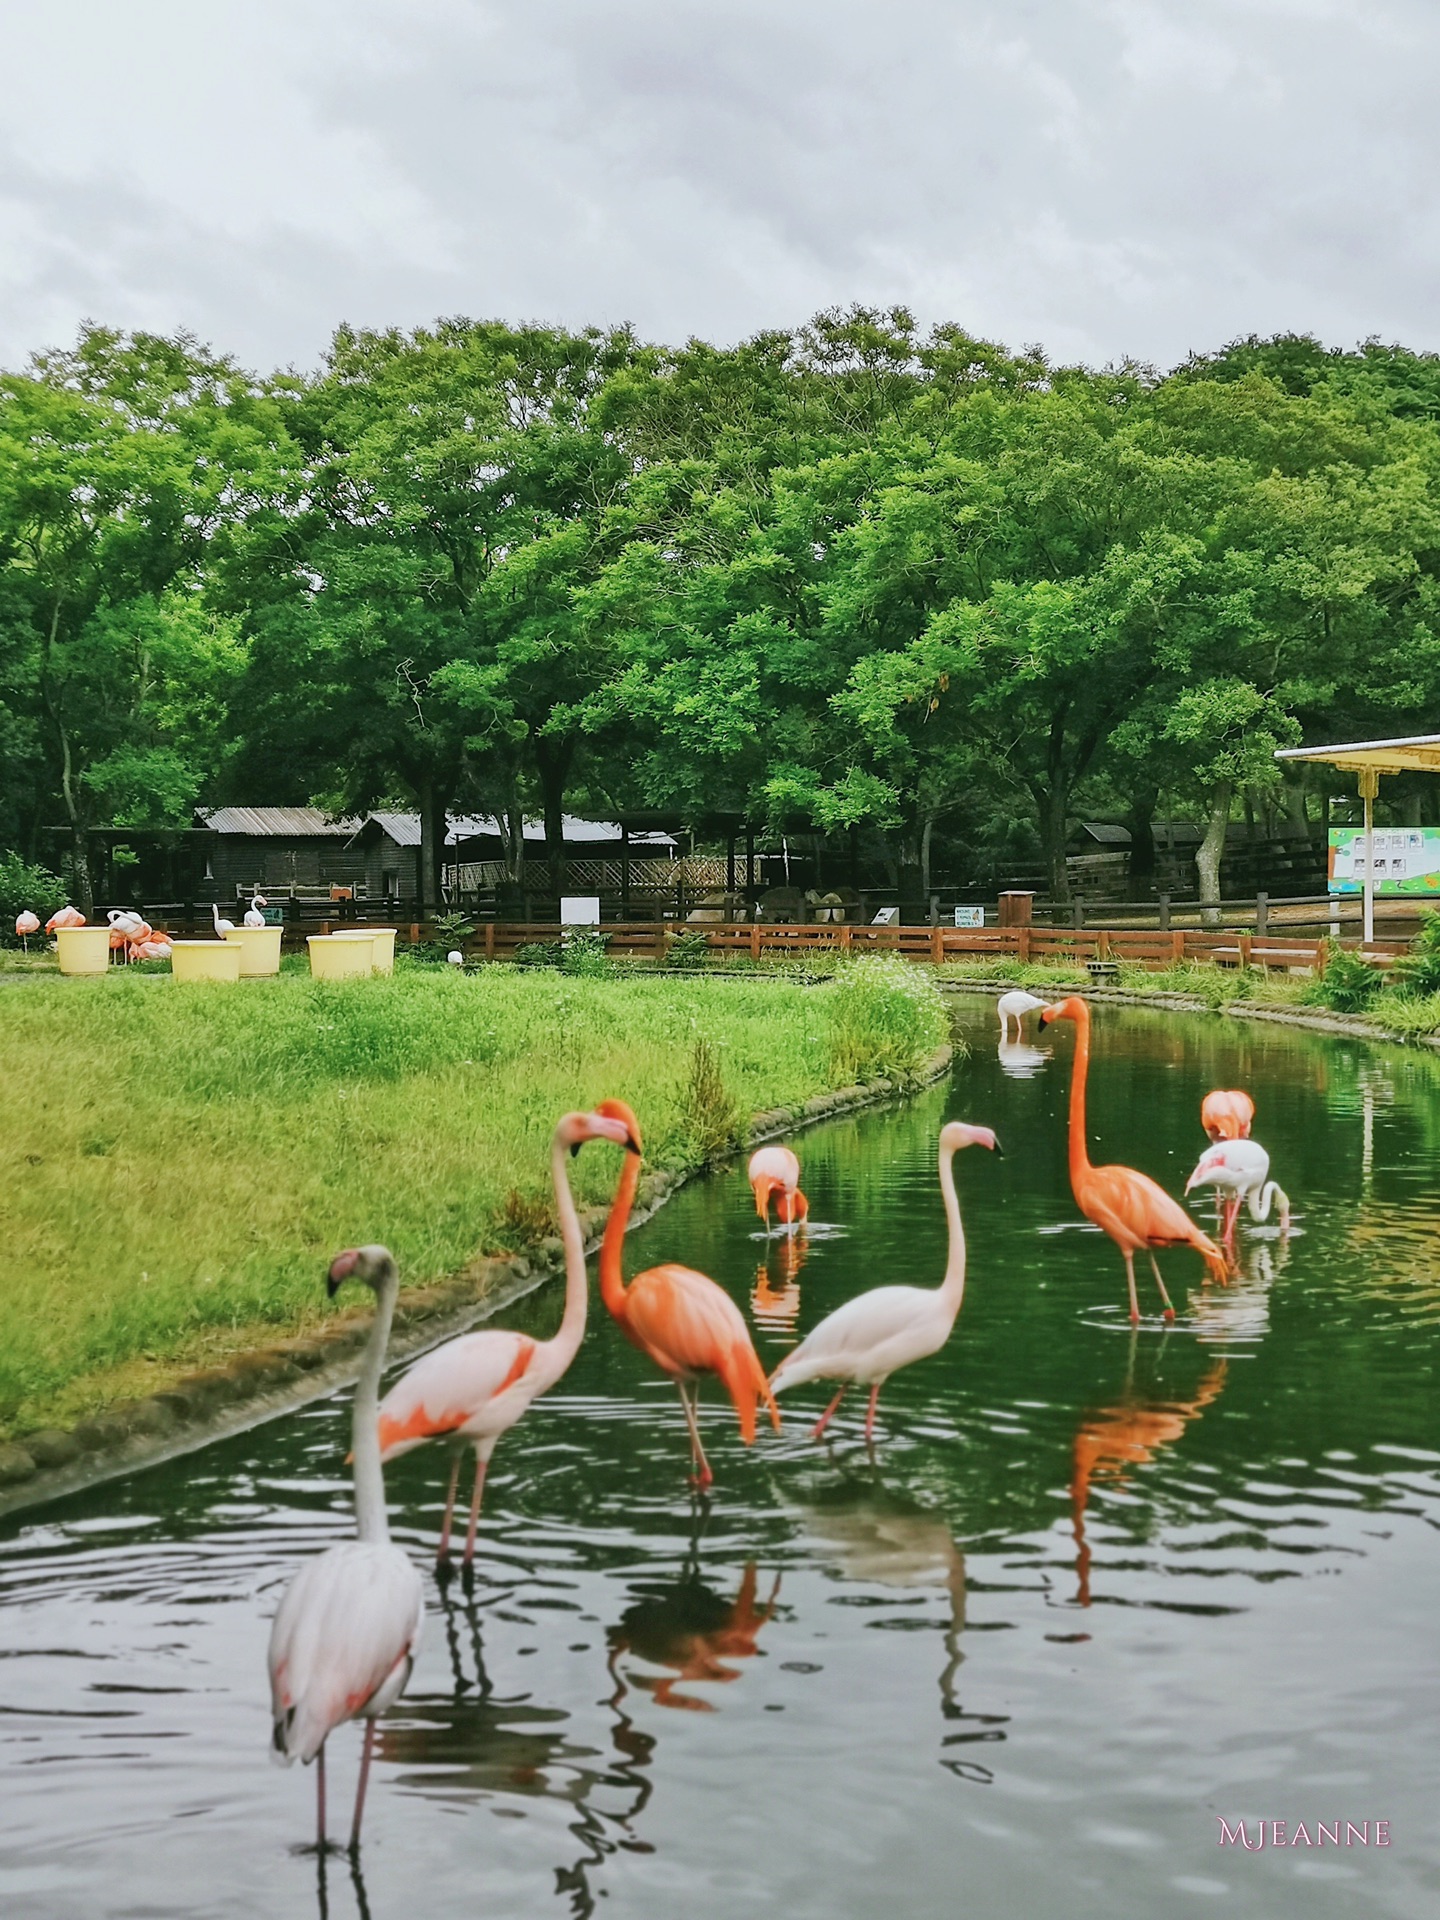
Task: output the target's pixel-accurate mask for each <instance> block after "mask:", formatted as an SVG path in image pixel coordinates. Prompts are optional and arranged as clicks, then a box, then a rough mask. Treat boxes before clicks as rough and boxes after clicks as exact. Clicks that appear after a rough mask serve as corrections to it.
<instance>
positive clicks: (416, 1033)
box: [0, 960, 946, 1430]
mask: <svg viewBox="0 0 1440 1920" xmlns="http://www.w3.org/2000/svg"><path fill="white" fill-rule="evenodd" d="M897 967H898V969H899V971H898V972H897V971H896V968H897ZM945 1032H946V1018H945V1013H944V1009H943V1006H942V1005H941V1002H940V998H939V995H938V994H936V992H935V991H934V989H933V987H932V986H930V984H929V983H928V981H925V980H924V979H923V978H921V977H920V970H919V969H915V968H911V967H909V966H907V965H906V964H905V963H904V962H899V963H886V962H883V961H882V962H879V963H877V962H875V961H873V960H866V961H863V962H858V963H856V964H855V965H854V966H853V967H851V968H850V969H848V970H846V971H845V972H843V973H842V975H841V977H840V978H839V979H838V980H837V981H836V982H835V983H833V984H830V985H826V986H823V987H814V988H808V989H807V988H805V987H801V986H797V985H794V984H791V983H789V982H784V981H774V980H757V981H754V982H749V981H735V980H726V981H715V982H710V981H705V980H689V979H681V980H676V979H666V978H665V977H664V976H663V975H655V976H651V977H638V978H637V977H629V978H625V979H617V980H610V979H584V978H574V977H567V976H564V975H561V974H557V973H525V972H518V971H516V970H513V969H510V968H499V967H496V968H489V969H486V970H484V971H483V972H481V973H479V974H473V975H469V976H462V977H455V976H453V975H451V974H449V973H448V972H438V971H436V972H431V971H428V970H423V969H419V968H416V969H411V970H409V971H407V972H405V973H403V974H397V975H396V976H395V977H394V978H393V979H390V980H371V981H361V982H357V983H353V984H351V983H336V984H334V985H324V984H318V983H317V984H312V983H311V982H310V981H309V980H308V979H307V978H305V977H304V976H302V975H292V974H285V975H282V976H281V977H280V978H278V979H275V980H269V981H254V982H248V983H246V984H244V985H243V986H241V987H240V988H238V989H237V988H234V987H225V986H218V987H205V986H194V987H185V988H180V987H176V986H175V985H174V984H173V983H172V982H170V981H168V980H163V979H161V980H156V979H143V978H142V979H127V978H125V977H123V976H120V977H113V976H112V977H108V978H104V979H96V980H86V979H77V980H61V979H58V978H57V979H54V980H34V981H30V982H27V983H25V984H23V985H16V986H13V987H10V988H9V989H7V990H6V991H4V993H3V994H0V1196H3V1197H0V1223H3V1230H4V1239H5V1246H6V1251H7V1254H8V1256H9V1258H8V1261H7V1269H8V1271H7V1285H6V1294H7V1300H6V1338H5V1342H4V1345H3V1348H0V1425H3V1426H4V1427H6V1428H9V1429H11V1430H14V1429H17V1428H24V1427H27V1426H34V1425H36V1424H40V1423H43V1422H44V1421H46V1420H49V1419H52V1418H64V1417H67V1416H71V1415H74V1414H75V1413H77V1412H79V1411H81V1410H84V1409H88V1408H90V1407H92V1406H94V1405H96V1404H102V1403H103V1402H104V1401H105V1400H106V1399H107V1398H110V1397H114V1396H115V1395H116V1394H121V1393H132V1392H135V1391H152V1390H154V1388H155V1387H156V1386H157V1385H159V1384H160V1383H161V1380H162V1378H164V1377H173V1374H174V1372H175V1371H176V1370H177V1369H181V1370H183V1366H184V1365H185V1364H190V1365H193V1364H194V1363H195V1361H196V1359H197V1358H201V1357H205V1356H207V1355H210V1354H215V1353H218V1352H223V1351H227V1350H233V1349H235V1348H236V1347H242V1346H246V1345H253V1344H256V1342H257V1339H258V1340H262V1341H263V1339H265V1338H267V1337H269V1338H273V1337H274V1331H275V1329H277V1328H283V1329H285V1330H287V1331H289V1330H295V1329H298V1328H300V1327H303V1326H305V1325H306V1324H309V1323H311V1322H313V1321H315V1320H317V1319H319V1318H320V1317H321V1316H322V1314H323V1311H324V1305H323V1293H322V1289H321V1288H320V1285H319V1275H320V1273H321V1271H322V1262H323V1261H324V1259H325V1258H327V1257H328V1255H329V1254H330V1253H332V1252H333V1251H334V1250H335V1249H337V1248H340V1247H344V1246H347V1245H353V1244H355V1243H357V1242H363V1241H367V1240H383V1241H385V1242H386V1243H387V1244H389V1245H390V1246H391V1247H393V1248H394V1250H395V1252H396V1255H397V1257H398V1259H399V1260H400V1263H401V1269H402V1272H403V1274H404V1275H405V1278H406V1280H407V1282H410V1283H414V1284H420V1283H425V1282H428V1281H433V1280H434V1279H436V1278H438V1277H439V1276H442V1275H444V1274H447V1273H452V1272H454V1271H455V1270H456V1269H457V1268H459V1267H461V1266H463V1265H464V1264H465V1263H466V1262H467V1261H468V1260H470V1259H471V1258H473V1257H474V1256H475V1255H477V1254H479V1253H484V1252H497V1251H501V1250H505V1249H512V1250H513V1249H516V1248H517V1247H519V1246H521V1245H522V1244H524V1243H525V1242H526V1241H527V1240H534V1239H535V1238H537V1237H539V1236H541V1235H542V1234H543V1233H545V1232H547V1231H549V1230H550V1215H549V1204H548V1201H549V1169H548V1145H549V1137H550V1132H551V1129H552V1127H553V1126H554V1123H555V1120H556V1118H557V1117H558V1115H559V1114H560V1113H561V1112H563V1111H564V1110H565V1109H567V1108H570V1107H586V1106H589V1105H592V1104H593V1103H594V1102H595V1101H597V1100H599V1099H602V1098H604V1097H605V1096H607V1095H610V1096H618V1097H621V1098H624V1099H627V1100H629V1101H630V1103H631V1104H632V1105H633V1106H634V1107H635V1109H636V1111H637V1113H638V1114H639V1116H640V1120H641V1124H642V1126H643V1128H644V1131H645V1136H646V1149H647V1158H648V1159H649V1161H650V1162H651V1163H652V1164H656V1165H659V1166H666V1167H671V1168H685V1167H690V1166H694V1165H696V1164H698V1163H699V1161H700V1160H701V1159H702V1158H704V1156H705V1152H706V1150H707V1148H710V1147H712V1146H713V1145H714V1138H715V1132H714V1130H715V1125H716V1112H717V1110H720V1109H723V1107H724V1103H725V1102H727V1101H728V1102H729V1103H731V1105H732V1106H733V1110H734V1111H735V1112H736V1113H738V1114H739V1115H742V1116H744V1115H748V1114H750V1113H752V1112H754V1111H756V1110H758V1109H761V1108H765V1107H773V1106H777V1105H789V1104H793V1103H796V1102H799V1101H801V1100H804V1099H806V1098H808V1097H809V1096H810V1095H812V1094H814V1093H816V1092H819V1091H822V1090H826V1089H829V1088H833V1087H837V1086H842V1085H845V1084H847V1083H849V1082H851V1081H853V1080H855V1079H857V1078H870V1077H875V1076H878V1075H880V1074H888V1075H893V1074H897V1073H898V1074H901V1075H903V1074H906V1073H913V1072H914V1071H916V1070H917V1069H918V1068H919V1066H920V1065H921V1064H922V1063H923V1061H924V1059H925V1058H927V1057H928V1056H929V1054H930V1053H931V1052H932V1051H933V1050H934V1048H935V1047H936V1046H937V1045H938V1044H940V1042H941V1041H942V1040H943V1039H944V1037H945ZM702 1041H703V1042H704V1043H705V1044H706V1047H707V1048H708V1062H707V1061H706V1060H704V1059H703V1058H702V1059H701V1061H700V1063H699V1067H698V1068H697V1046H698V1045H699V1043H700V1042H702ZM697 1088H698V1089H699V1092H698V1093H697ZM697 1099H699V1100H701V1102H702V1105H701V1107H700V1108H697V1105H696V1102H697ZM617 1158H618V1157H617V1155H616V1154H615V1153H614V1152H613V1151H612V1150H610V1149H608V1148H603V1147H591V1148H587V1150H586V1151H585V1152H584V1153H583V1154H582V1155H581V1156H580V1158H579V1159H578V1160H577V1161H576V1162H574V1164H573V1167H572V1177H573V1180H574V1185H575V1190H576V1194H577V1198H578V1199H579V1200H580V1202H581V1204H582V1205H583V1204H586V1203H593V1202H595V1201H599V1200H601V1199H603V1198H605V1197H607V1196H608V1194H609V1192H610V1189H611V1186H612V1184H613V1181H614V1178H615V1174H616V1170H617ZM267 1329H269V1332H268V1334H267V1332H266V1330H267Z"/></svg>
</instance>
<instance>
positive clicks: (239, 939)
mask: <svg viewBox="0 0 1440 1920" xmlns="http://www.w3.org/2000/svg"><path fill="white" fill-rule="evenodd" d="M280 934H281V929H280V928H279V927H232V928H231V929H230V931H229V933H227V934H226V936H225V938H226V939H227V940H233V941H234V942H235V945H236V946H237V947H239V949H240V978H241V979H242V980H258V979H260V978H261V977H262V976H263V975H265V974H269V973H279V971H280Z"/></svg>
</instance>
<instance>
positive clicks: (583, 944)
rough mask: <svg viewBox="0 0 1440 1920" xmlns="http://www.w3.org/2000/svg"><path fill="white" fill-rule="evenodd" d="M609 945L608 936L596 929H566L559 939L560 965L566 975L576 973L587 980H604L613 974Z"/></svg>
mask: <svg viewBox="0 0 1440 1920" xmlns="http://www.w3.org/2000/svg"><path fill="white" fill-rule="evenodd" d="M609 945H610V936H609V934H608V933H602V932H601V931H600V929H599V928H598V927H567V928H566V929H565V932H564V933H563V934H562V936H561V939H560V965H561V967H562V968H563V969H564V971H565V972H566V973H578V974H580V975H581V976H582V977H583V978H585V979H589V980H597V979H604V978H606V977H608V976H609V975H610V974H611V973H613V972H614V968H613V966H612V965H611V962H610V958H609V954H608V952H607V948H608V947H609Z"/></svg>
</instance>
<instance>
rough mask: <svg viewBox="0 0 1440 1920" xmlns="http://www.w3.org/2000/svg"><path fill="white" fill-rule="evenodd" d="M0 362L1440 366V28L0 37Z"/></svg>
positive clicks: (614, 24) (744, 9)
mask: <svg viewBox="0 0 1440 1920" xmlns="http://www.w3.org/2000/svg"><path fill="white" fill-rule="evenodd" d="M0 50H3V51H0V59H3V63H4V72H5V80H4V84H3V88H0V363H3V364H6V365H16V364H18V363H19V362H21V361H22V360H23V359H24V358H25V357H26V356H27V355H28V354H29V353H30V352H32V351H34V350H35V349H37V348H40V347H44V346H46V345H53V344H58V343H63V342H65V341H67V340H69V339H70V338H72V337H73V334H74V331H75V328H76V326H77V324H78V323H79V322H80V321H81V320H82V319H83V318H87V317H88V318H91V319H95V320H99V321H104V322H106V323H109V324H114V325H119V326H125V327H136V326H141V327H150V328H157V329H161V330H173V329H176V328H180V327H185V328H189V329H190V330H191V331H193V332H195V333H197V334H199V335H200V336H201V337H202V338H203V339H206V340H208V341H210V342H212V343H213V344H214V345H216V346H217V347H221V348H224V349H228V350H229V351H232V352H234V353H236V354H237V355H239V356H240V357H241V358H242V359H243V360H244V361H246V362H247V363H248V364H250V365H251V366H255V367H259V368H269V367H271V366H275V365H277V364H284V363H294V364H296V365H300V366H312V365H314V364H315V363H316V362H317V361H318V360H319V358H320V356H321V354H322V352H323V350H324V347H325V344H326V341H327V340H328V338H329V336H330V334H331V332H332V331H333V329H334V327H335V325H336V324H337V323H338V322H339V321H341V320H350V321H352V322H355V323H357V324H361V325H371V326H388V325H400V326H413V325H417V324H422V323H424V322H426V321H428V320H430V319H433V318H434V317H435V316H436V315H437V314H468V315H473V316H482V317H492V316H493V317H504V318H508V319H544V320H554V321H560V322H566V323H570V324H576V325H580V324H585V323H591V322H595V323H604V322H609V321H619V320H631V321H633V322H634V323H635V324H636V326H637V327H638V328H639V329H640V331H641V332H642V333H643V334H645V335H646V336H648V337H651V338H658V339H669V340H680V339H683V338H685V337H686V336H688V335H691V334H699V335H702V336H704V337H706V338H708V339H713V340H734V339H737V338H740V337H742V336H744V335H745V334H748V333H751V332H754V331H756V330H757V329H759V328H761V327H766V326H786V325H793V324H795V323H796V322H798V321H800V320H802V319H804V318H805V317H807V316H808V315H809V314H811V313H812V312H814V311H816V310H817V309H819V308H821V307H825V306H830V305H835V304H843V303H848V302H850V301H853V300H862V301H867V302H874V303H884V304H889V303H892V302H904V303H905V304H907V305H909V306H911V307H913V308H915V309H916V311H917V312H918V313H919V314H920V316H921V318H922V319H924V320H926V321H929V320H934V319H939V318H945V319H950V320H954V321H956V322H958V323H959V324H960V325H962V326H964V327H967V328H969V329H970V330H971V331H973V332H975V333H979V334H982V335H985V336H987V337H989V338H992V339H998V340H1002V341H1004V342H1006V343H1007V344H1009V345H1011V346H1019V345H1021V344H1023V343H1026V342H1030V341H1039V342H1041V343H1043V344H1044V345H1045V346H1046V348H1047V349H1048V350H1049V351H1050V352H1051V354H1052V355H1054V356H1056V357H1058V358H1062V359H1067V360H1077V359H1078V360H1087V361H1090V362H1094V363H1100V362H1105V361H1111V360H1116V359H1120V358H1122V357H1124V356H1126V355H1130V356H1134V357H1137V358H1140V359H1145V360H1151V361H1156V362H1159V363H1161V364H1163V365H1169V364H1171V363H1173V362H1174V361H1176V360H1178V359H1181V358H1183V356H1184V355H1185V354H1186V353H1187V352H1188V351H1189V350H1190V349H1191V348H1201V349H1204V348H1211V347H1215V346H1218V345H1220V344H1221V343H1223V342H1224V341H1225V340H1227V339H1230V338H1233V337H1234V336H1235V335H1237V334H1242V333H1250V332H1261V333H1270V332H1274V331H1277V330H1280V329H1287V328H1293V329H1297V330H1301V331H1309V332H1315V333H1318V334H1319V335H1321V337H1322V338H1324V339H1325V340H1327V341H1329V342H1331V343H1335V344H1341V345H1350V344H1352V343H1353V342H1355V341H1356V340H1357V339H1361V338H1364V337H1366V336H1367V335H1370V334H1379V335H1381V336H1382V337H1384V338H1386V339H1399V340H1403V341H1405V342H1406V343H1408V344H1410V345H1412V346H1415V347H1421V348H1426V349H1440V299H1437V295H1440V215H1437V178H1440V111H1437V106H1436V100H1437V82H1440V0H243V4H241V3H240V0H44V4H36V0H0Z"/></svg>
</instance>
